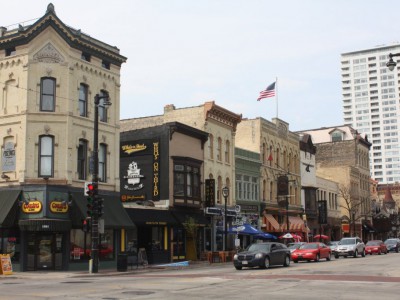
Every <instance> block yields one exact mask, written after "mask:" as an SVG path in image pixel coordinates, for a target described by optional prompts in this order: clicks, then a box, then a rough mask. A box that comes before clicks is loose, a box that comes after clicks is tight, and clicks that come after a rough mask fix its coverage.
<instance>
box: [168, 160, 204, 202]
mask: <svg viewBox="0 0 400 300" xmlns="http://www.w3.org/2000/svg"><path fill="white" fill-rule="evenodd" d="M174 196H175V197H189V198H200V163H197V162H194V161H189V160H184V161H180V160H177V161H176V162H174Z"/></svg>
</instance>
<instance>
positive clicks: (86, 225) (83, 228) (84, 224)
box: [82, 218, 90, 232]
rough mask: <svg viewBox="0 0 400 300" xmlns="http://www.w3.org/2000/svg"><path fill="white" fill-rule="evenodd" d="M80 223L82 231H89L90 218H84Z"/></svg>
mask: <svg viewBox="0 0 400 300" xmlns="http://www.w3.org/2000/svg"><path fill="white" fill-rule="evenodd" d="M82 225H83V226H82V230H83V232H90V218H86V219H85V220H83V224H82Z"/></svg>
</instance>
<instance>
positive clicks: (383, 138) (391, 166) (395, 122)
mask: <svg viewBox="0 0 400 300" xmlns="http://www.w3.org/2000/svg"><path fill="white" fill-rule="evenodd" d="M398 52H400V44H394V45H391V46H377V47H375V48H371V49H366V50H360V51H353V52H348V53H343V54H342V55H341V69H342V97H343V120H344V124H346V125H350V126H352V127H353V128H354V129H356V130H358V132H359V133H360V134H361V135H362V136H364V134H365V135H366V136H367V138H368V141H369V142H371V143H372V147H371V149H370V163H371V166H370V170H371V177H372V178H373V179H375V180H377V181H379V182H380V183H394V182H396V181H398V182H400V147H399V139H400V119H399V116H400V103H399V100H400V96H399V95H400V94H399V87H400V84H399V80H400V73H399V72H400V68H399V67H400V64H399V65H398V66H397V67H396V68H395V69H394V70H393V71H390V70H389V69H388V67H387V66H386V63H387V62H388V61H389V53H393V54H394V53H398ZM394 59H396V57H395V58H394Z"/></svg>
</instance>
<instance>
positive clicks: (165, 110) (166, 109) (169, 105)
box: [164, 104, 175, 113]
mask: <svg viewBox="0 0 400 300" xmlns="http://www.w3.org/2000/svg"><path fill="white" fill-rule="evenodd" d="M173 110H175V105H173V104H167V105H165V106H164V113H166V112H170V111H173Z"/></svg>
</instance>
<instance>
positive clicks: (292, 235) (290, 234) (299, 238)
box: [279, 233, 301, 242]
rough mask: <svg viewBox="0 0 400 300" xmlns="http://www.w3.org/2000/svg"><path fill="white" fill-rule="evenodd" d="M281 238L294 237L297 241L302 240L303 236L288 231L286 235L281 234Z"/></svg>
mask: <svg viewBox="0 0 400 300" xmlns="http://www.w3.org/2000/svg"><path fill="white" fill-rule="evenodd" d="M279 238H280V239H294V240H295V241H297V242H298V241H300V240H301V236H300V235H297V234H294V233H286V234H284V235H281V236H280V237H279Z"/></svg>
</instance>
